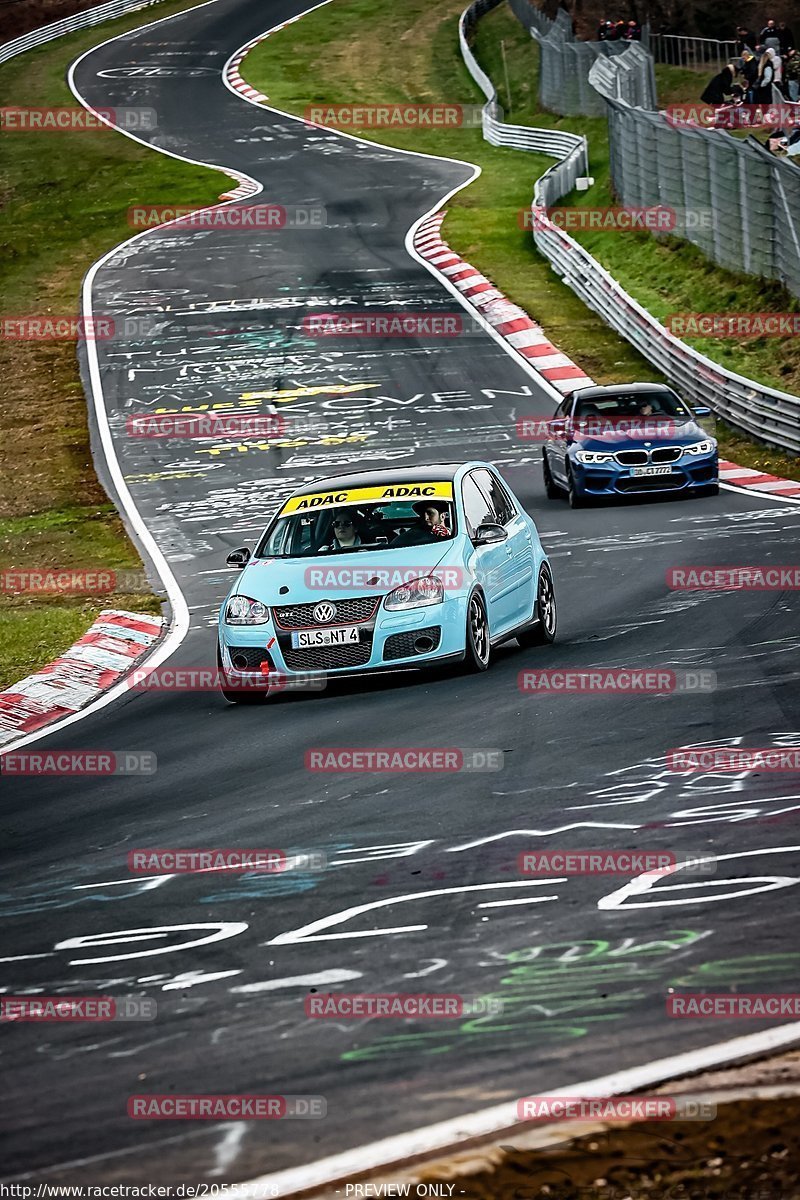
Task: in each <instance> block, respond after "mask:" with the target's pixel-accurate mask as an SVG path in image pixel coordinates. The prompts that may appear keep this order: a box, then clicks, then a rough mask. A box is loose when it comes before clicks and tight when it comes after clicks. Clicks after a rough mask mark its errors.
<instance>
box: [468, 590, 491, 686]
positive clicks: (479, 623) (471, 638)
mask: <svg viewBox="0 0 800 1200" xmlns="http://www.w3.org/2000/svg"><path fill="white" fill-rule="evenodd" d="M465 649H466V655H465V659H464V665H465V667H466V669H467V670H468V671H485V670H486V668H487V667H488V666H489V659H490V657H491V653H492V646H491V637H490V633H489V618H488V617H487V615H486V604H485V602H484V599H483V596H482V595H481V594H480V592H473V593H472V595H471V596H470V599H469V604H468V606H467V630H466V638H465Z"/></svg>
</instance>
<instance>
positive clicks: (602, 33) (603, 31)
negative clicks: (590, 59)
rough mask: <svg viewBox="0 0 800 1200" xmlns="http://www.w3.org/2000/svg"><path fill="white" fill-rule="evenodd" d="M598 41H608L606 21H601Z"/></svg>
mask: <svg viewBox="0 0 800 1200" xmlns="http://www.w3.org/2000/svg"><path fill="white" fill-rule="evenodd" d="M597 40H598V42H604V41H605V40H606V23H605V21H601V22H600V24H599V26H598V29H597Z"/></svg>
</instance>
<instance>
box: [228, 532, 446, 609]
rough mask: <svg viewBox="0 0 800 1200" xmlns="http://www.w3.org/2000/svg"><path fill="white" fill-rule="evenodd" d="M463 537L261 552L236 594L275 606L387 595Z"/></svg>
mask: <svg viewBox="0 0 800 1200" xmlns="http://www.w3.org/2000/svg"><path fill="white" fill-rule="evenodd" d="M457 542H458V538H453V539H449V540H448V541H446V542H444V543H442V542H431V543H429V544H427V545H423V546H404V547H398V548H397V549H391V548H388V547H387V549H386V550H362V551H356V552H355V553H353V554H320V555H317V556H315V557H309V558H259V559H255V560H254V561H252V562H250V563H248V564H247V566H246V567H245V568H244V570H243V571H242V572H241V574H240V575H239V578H238V580H237V581H236V584H235V585H234V586H233V588H231V592H230V595H231V596H236V595H241V596H249V597H250V598H251V599H253V600H260V601H261V602H262V604H268V605H270V606H272V605H276V604H302V603H309V602H310V601H316V600H336V599H337V598H340V599H342V600H346V599H349V598H351V597H353V596H368V595H372V594H374V595H376V596H380V595H384V594H385V593H386V592H390V591H392V589H393V588H396V587H399V586H400V584H401V583H403V581H404V579H406V578H410V577H413V576H414V575H426V574H428V573H429V572H430V571H432V570H433V568H434V567H436V566H438V565H439V564H440V563H441V562H443V560H444V559H445V558H447V557H448V555H449V554H450V553H451V551H452V550H453V549H454V548H455V547H456V545H457Z"/></svg>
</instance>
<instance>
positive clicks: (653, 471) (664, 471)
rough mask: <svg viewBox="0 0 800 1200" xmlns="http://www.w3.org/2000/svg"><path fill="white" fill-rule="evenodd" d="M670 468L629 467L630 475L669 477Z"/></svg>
mask: <svg viewBox="0 0 800 1200" xmlns="http://www.w3.org/2000/svg"><path fill="white" fill-rule="evenodd" d="M671 474H672V467H631V475H671Z"/></svg>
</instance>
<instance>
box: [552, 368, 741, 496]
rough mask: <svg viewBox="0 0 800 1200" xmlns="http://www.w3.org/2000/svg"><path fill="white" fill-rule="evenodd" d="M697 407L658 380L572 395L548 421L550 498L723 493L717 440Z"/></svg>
mask: <svg viewBox="0 0 800 1200" xmlns="http://www.w3.org/2000/svg"><path fill="white" fill-rule="evenodd" d="M710 413H711V410H710V409H709V408H696V409H694V410H692V409H690V408H689V407H688V406H687V405H686V404H685V403H684V401H683V400H681V398H680V397H679V396H678V395H677V394H676V393H675V392H673V391H672V389H671V388H668V387H665V386H659V385H657V384H653V383H628V384H617V385H612V386H608V387H588V388H582V389H580V390H579V391H575V392H572V393H570V395H569V396H567V397H566V398H565V399H564V400H563V401H562V403H561V404H560V405H559V407H558V409H557V410H556V413H555V417H554V418H553V420H551V421H550V422H549V434H548V437H547V439H546V441H545V444H544V448H543V452H542V458H543V470H544V484H545V489H546V491H547V495H548V496H549V497H550V498H551V499H555V498H557V497H559V496H563V495H566V496H567V497H568V499H569V503H570V505H571V506H572V508H579V507H581V506H583V505H585V504H587V503H589V502H590V501H591V500H592V499H599V498H601V497H603V496H632V495H641V494H643V493H645V492H646V493H653V492H655V493H663V494H664V495H666V494H667V493H675V492H683V493H686V492H693V493H695V494H705V495H716V494H717V493H718V491H719V475H718V457H717V443H716V440H715V439H714V438H713V437H711V436H710V435H709V434H708V433H707V432H706V431H705V430H704V429H703V428H702V427H701V426H700V425H699V424H698V418H700V417H708V416H710Z"/></svg>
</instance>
